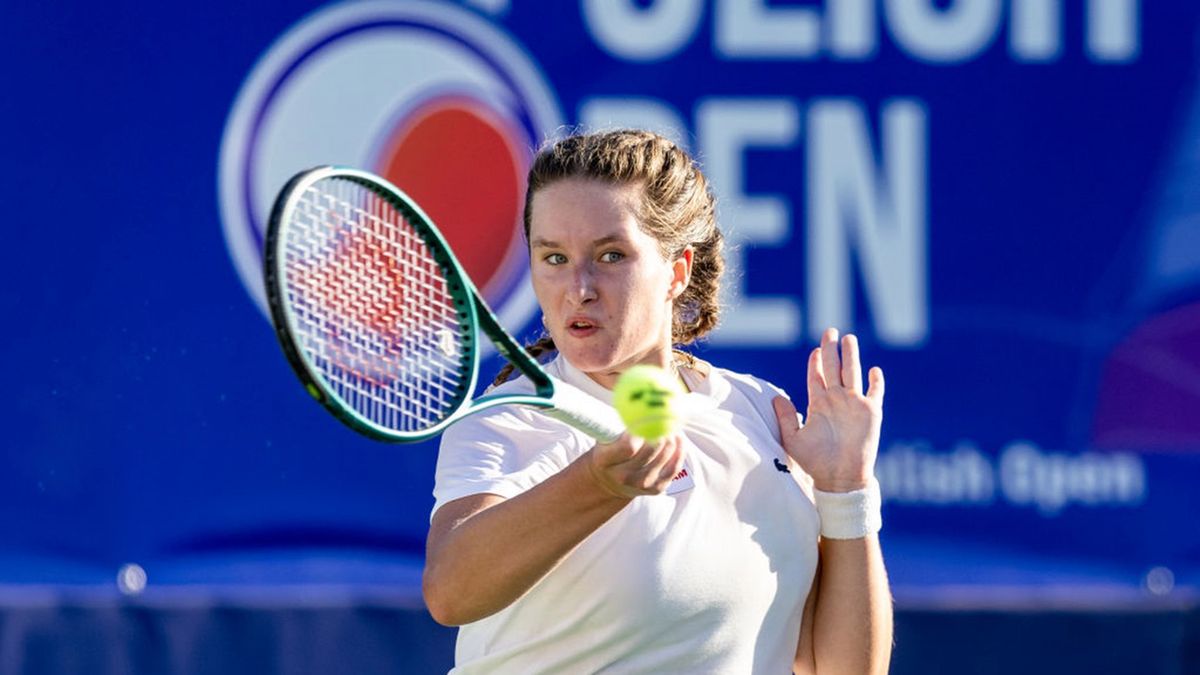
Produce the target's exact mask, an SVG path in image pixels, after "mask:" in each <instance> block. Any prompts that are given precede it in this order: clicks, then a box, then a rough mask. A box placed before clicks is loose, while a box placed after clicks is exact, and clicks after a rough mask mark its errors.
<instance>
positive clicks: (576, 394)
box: [542, 380, 625, 443]
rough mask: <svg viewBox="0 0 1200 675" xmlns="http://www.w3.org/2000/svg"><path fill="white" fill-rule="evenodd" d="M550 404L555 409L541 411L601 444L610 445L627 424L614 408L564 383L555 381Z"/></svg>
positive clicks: (623, 431)
mask: <svg viewBox="0 0 1200 675" xmlns="http://www.w3.org/2000/svg"><path fill="white" fill-rule="evenodd" d="M550 405H551V406H552V407H550V408H547V409H545V410H543V411H542V412H544V413H545V414H547V415H549V416H551V417H553V418H555V419H557V420H559V421H562V422H566V423H567V424H570V425H571V426H573V427H575V428H576V429H578V430H580V431H582V432H583V433H585V434H587V435H588V436H591V437H592V438H594V439H596V440H597V441H599V442H601V443H611V442H612V441H615V440H617V438H619V437H620V436H621V434H623V433H625V424H624V423H623V422H622V421H621V416H620V415H618V414H617V411H616V410H615V409H614V408H613V407H612V406H609V405H605V404H604V403H601V402H600V401H597V400H596V399H595V398H593V397H591V396H589V395H587V394H585V393H583V392H582V391H580V390H579V389H578V388H577V387H574V386H572V385H569V384H567V383H566V382H563V381H561V380H556V381H555V382H554V394H553V395H552V396H551V397H550Z"/></svg>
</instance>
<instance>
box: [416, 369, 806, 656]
mask: <svg viewBox="0 0 1200 675" xmlns="http://www.w3.org/2000/svg"><path fill="white" fill-rule="evenodd" d="M547 370H548V371H549V372H550V374H551V375H553V376H555V377H557V378H559V379H562V380H564V381H566V382H568V383H570V384H573V385H575V386H576V387H579V388H580V389H582V390H583V391H584V392H586V393H588V394H590V395H592V396H595V397H596V398H598V399H600V400H601V401H604V402H605V403H608V404H610V405H611V403H612V393H611V392H610V391H609V390H607V389H605V388H604V387H602V386H600V385H599V384H597V383H596V382H594V381H593V380H591V379H590V378H588V377H587V376H586V375H585V374H583V373H582V372H580V371H579V370H577V369H576V368H574V367H573V366H572V365H571V364H570V363H568V362H567V360H566V359H564V358H562V357H561V356H559V357H558V358H557V359H555V360H554V361H553V362H551V363H550V364H548V366H547ZM683 375H684V379H685V381H686V382H687V384H688V387H689V389H691V391H692V392H693V394H689V396H696V395H701V396H705V397H707V398H708V400H709V402H708V403H707V404H706V405H705V406H704V407H705V408H706V409H705V410H704V411H703V414H698V415H693V416H692V417H691V418H689V420H688V421H687V422H686V424H685V425H684V428H683V437H684V440H685V443H686V448H685V450H686V452H687V463H686V465H685V468H686V469H687V474H688V475H687V477H686V478H684V479H681V478H677V479H676V480H675V481H674V483H673V484H672V487H671V488H670V489H669V490H668V494H664V495H656V496H644V497H637V498H635V499H634V500H633V501H632V502H630V503H629V505H628V506H626V507H625V508H624V509H623V510H621V511H620V512H619V513H617V514H616V515H615V516H614V517H613V518H612V519H611V520H609V521H608V522H606V523H605V524H604V525H602V526H601V527H600V528H599V529H597V530H596V531H595V532H593V533H592V534H591V535H590V536H588V538H587V539H585V540H584V541H583V542H582V543H581V544H580V545H579V547H578V548H576V550H575V551H573V552H572V553H571V554H570V555H569V556H567V558H566V559H564V560H563V561H562V563H561V564H560V565H559V566H558V567H557V568H555V569H554V570H553V571H551V572H550V573H549V574H547V575H546V577H545V578H543V579H542V580H541V581H540V582H538V583H537V585H535V586H534V587H533V588H532V589H530V590H529V592H528V593H526V594H525V595H524V596H522V597H521V598H520V599H518V600H517V601H516V602H514V603H513V604H511V605H509V606H508V607H506V608H505V609H503V610H501V611H499V612H497V613H496V614H493V615H492V616H489V617H486V618H484V619H481V620H479V621H476V622H474V623H471V624H467V625H465V626H462V627H461V628H460V629H459V634H458V645H457V649H456V653H455V662H456V664H457V665H456V667H455V669H454V670H453V671H451V672H452V673H458V674H461V675H467V674H468V673H514V674H515V673H519V674H521V675H528V674H531V673H598V672H604V673H772V674H782V673H790V672H791V668H792V661H793V658H794V656H795V653H796V645H797V641H798V639H799V635H800V617H801V613H802V610H803V607H804V601H805V600H806V599H807V597H808V592H809V589H810V587H811V586H812V582H813V576H814V574H815V572H816V566H817V538H818V533H819V531H820V526H819V522H818V517H817V512H816V509H815V507H814V506H813V503H812V499H811V494H812V491H811V479H809V478H808V477H807V476H806V475H804V474H803V473H802V471H801V470H800V468H799V467H798V466H797V465H796V464H795V463H794V462H792V461H791V460H790V459H789V458H788V456H787V454H786V453H785V452H784V451H783V448H782V447H781V446H780V444H779V429H778V425H777V423H776V420H775V413H774V411H773V409H772V406H771V400H772V399H773V398H774V397H775V395H776V394H777V393H780V392H779V390H778V389H776V388H775V387H773V386H772V385H770V384H768V383H766V382H764V381H762V380H759V379H757V378H754V377H751V376H748V375H740V374H736V373H732V372H729V371H726V370H723V369H720V368H713V367H711V366H708V364H704V363H700V364H699V365H698V366H697V367H696V368H694V369H692V368H688V369H684V370H683ZM497 391H505V392H508V391H532V387H531V385H530V384H529V382H528V380H526V379H525V378H520V379H517V380H513V381H510V382H506V383H505V384H503V385H501V387H500V388H498V389H497ZM593 444H594V441H593V440H592V439H590V438H589V437H588V436H586V435H584V434H583V433H582V432H579V431H577V430H575V429H573V428H571V427H570V426H568V425H566V424H564V423H562V422H559V421H557V420H554V419H552V418H550V417H547V416H545V415H542V414H541V413H539V412H537V410H535V409H532V408H528V407H524V406H502V407H498V408H495V409H492V410H490V411H485V412H482V413H478V414H476V415H473V416H471V417H468V418H466V419H465V420H463V421H460V422H458V423H457V424H455V425H453V426H451V427H450V428H449V429H448V430H447V431H446V433H445V434H444V435H443V437H442V445H441V451H440V453H439V455H438V465H437V474H436V485H435V488H434V497H435V499H436V504H435V505H434V511H436V510H437V509H438V508H439V507H440V506H442V505H443V504H445V503H447V502H449V501H452V500H455V499H458V498H460V497H465V496H467V495H473V494H480V493H491V494H496V495H500V496H503V497H506V498H511V497H514V496H516V495H518V494H520V493H521V492H523V491H525V490H528V489H530V488H531V487H533V486H535V485H537V484H538V483H539V482H541V481H542V480H545V479H546V478H548V477H549V476H552V475H554V474H555V473H557V472H558V471H560V470H562V469H563V468H565V467H566V466H567V465H568V464H569V463H570V462H572V461H574V460H575V459H576V458H578V457H579V456H580V455H582V454H583V453H584V452H586V451H587V450H588V449H589V448H591V447H592V445H593ZM784 469H788V471H784ZM514 545H519V544H518V543H517V542H514Z"/></svg>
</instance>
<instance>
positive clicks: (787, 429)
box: [771, 396, 800, 438]
mask: <svg viewBox="0 0 1200 675" xmlns="http://www.w3.org/2000/svg"><path fill="white" fill-rule="evenodd" d="M771 405H773V406H774V407H775V419H776V421H778V422H779V435H780V436H782V437H783V438H787V437H788V436H790V435H792V434H794V433H796V432H797V431H799V430H800V418H799V416H798V415H797V414H796V405H795V404H794V403H792V402H791V401H789V400H788V399H787V398H785V397H783V396H776V397H775V399H774V400H773V401H771Z"/></svg>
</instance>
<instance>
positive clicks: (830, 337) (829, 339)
mask: <svg viewBox="0 0 1200 675" xmlns="http://www.w3.org/2000/svg"><path fill="white" fill-rule="evenodd" d="M821 374H822V375H824V376H825V385H826V387H835V386H837V385H840V384H841V383H842V366H841V360H840V359H839V358H838V332H837V329H836V328H826V329H825V332H824V333H822V334H821Z"/></svg>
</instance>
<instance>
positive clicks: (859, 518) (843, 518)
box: [813, 476, 883, 539]
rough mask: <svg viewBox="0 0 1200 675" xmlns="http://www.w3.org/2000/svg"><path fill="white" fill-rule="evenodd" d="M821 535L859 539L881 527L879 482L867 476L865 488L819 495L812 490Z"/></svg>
mask: <svg viewBox="0 0 1200 675" xmlns="http://www.w3.org/2000/svg"><path fill="white" fill-rule="evenodd" d="M813 497H814V501H815V502H816V506H817V514H818V515H820V517H821V536H822V537H825V538H826V539H861V538H863V537H865V536H867V535H871V534H875V533H877V532H879V530H880V529H882V528H883V517H882V515H881V513H880V508H881V506H882V501H883V500H882V497H881V496H880V494H879V481H877V480H875V477H874V476H872V477H871V482H870V483H868V484H867V487H865V488H863V489H861V490H855V491H853V492H822V491H820V490H817V489H815V488H814V489H813Z"/></svg>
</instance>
